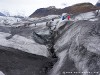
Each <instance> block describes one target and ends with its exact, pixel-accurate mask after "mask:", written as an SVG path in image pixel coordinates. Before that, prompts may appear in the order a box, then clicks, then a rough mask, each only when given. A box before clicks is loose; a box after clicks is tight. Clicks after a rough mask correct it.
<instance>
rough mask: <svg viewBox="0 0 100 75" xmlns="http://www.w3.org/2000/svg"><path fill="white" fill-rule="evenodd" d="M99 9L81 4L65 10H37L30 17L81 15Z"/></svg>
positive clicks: (88, 4) (89, 4)
mask: <svg viewBox="0 0 100 75" xmlns="http://www.w3.org/2000/svg"><path fill="white" fill-rule="evenodd" d="M97 9H99V8H97V7H96V6H94V5H93V4H91V3H79V4H75V5H72V6H69V7H65V8H63V9H57V8H55V7H53V8H50V7H48V8H40V9H37V10H36V11H35V12H34V13H33V14H31V15H30V16H29V17H44V16H48V15H61V14H62V13H69V14H79V13H84V12H89V11H95V10H97Z"/></svg>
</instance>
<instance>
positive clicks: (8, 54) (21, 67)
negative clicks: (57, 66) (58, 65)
mask: <svg viewBox="0 0 100 75" xmlns="http://www.w3.org/2000/svg"><path fill="white" fill-rule="evenodd" d="M51 67H52V62H51V59H48V58H46V57H43V56H39V55H35V54H30V53H26V52H22V51H20V50H16V49H13V48H7V47H3V46H0V71H2V72H3V73H4V74H5V75H47V72H48V71H49V70H50V69H51Z"/></svg>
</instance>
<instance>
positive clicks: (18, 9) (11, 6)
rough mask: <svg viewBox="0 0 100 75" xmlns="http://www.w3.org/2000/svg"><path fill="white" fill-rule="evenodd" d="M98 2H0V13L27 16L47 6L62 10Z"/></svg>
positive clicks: (77, 0)
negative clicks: (77, 4)
mask: <svg viewBox="0 0 100 75" xmlns="http://www.w3.org/2000/svg"><path fill="white" fill-rule="evenodd" d="M97 1H98V0H0V11H3V10H6V11H9V12H10V13H11V14H12V15H17V14H22V15H25V16H29V15H30V14H32V13H33V12H34V11H35V10H36V9H38V8H42V7H48V6H56V7H57V8H63V7H65V6H70V5H73V4H76V3H81V2H91V3H93V4H96V2H97Z"/></svg>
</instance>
